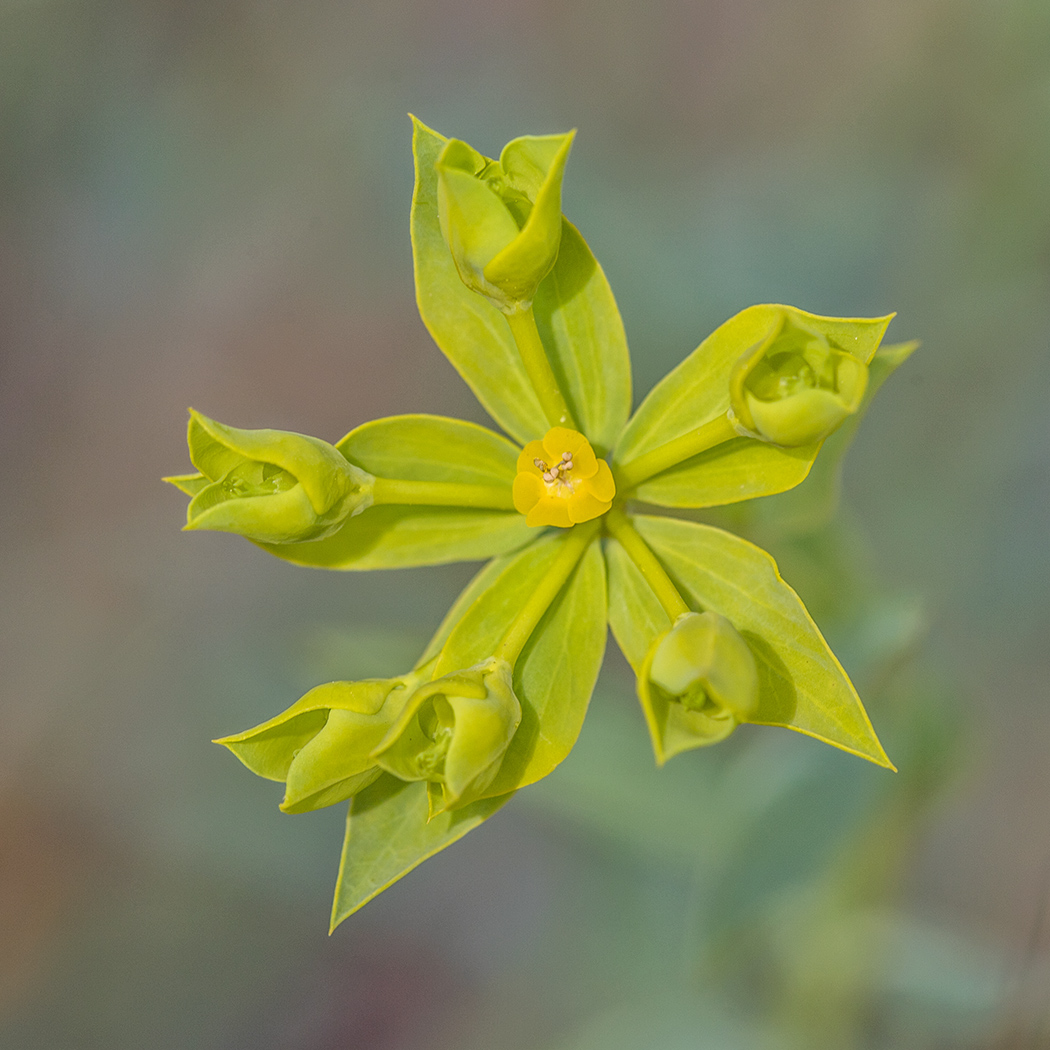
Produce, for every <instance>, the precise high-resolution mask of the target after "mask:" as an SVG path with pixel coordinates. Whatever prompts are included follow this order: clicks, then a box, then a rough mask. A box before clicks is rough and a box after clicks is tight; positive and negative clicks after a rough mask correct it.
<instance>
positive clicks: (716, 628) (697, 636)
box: [638, 612, 758, 765]
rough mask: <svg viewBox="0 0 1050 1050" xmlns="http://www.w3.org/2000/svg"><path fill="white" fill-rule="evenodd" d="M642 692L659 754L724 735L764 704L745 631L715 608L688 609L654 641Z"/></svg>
mask: <svg viewBox="0 0 1050 1050" xmlns="http://www.w3.org/2000/svg"><path fill="white" fill-rule="evenodd" d="M638 696H639V699H640V700H641V703H642V710H643V711H644V712H645V720H646V722H647V723H648V725H649V732H650V735H651V736H652V741H653V750H654V751H655V752H656V759H657V761H658V762H659V763H660V764H661V765H662V764H663V763H664V762H665V761H666V760H667V759H669V758H671V757H672V756H674V755H677V754H678V753H679V752H681V751H688V750H689V749H690V748H694V747H703V746H705V745H707V744H715V743H717V742H718V741H719V740H724V739H725V738H726V737H727V736H728V735H729V734H730V733H731V732H732V731H733V730H734V729H735V728H736V727H737V726H738V725H739V724H740V723H741V722H747V721H749V720H750V719H752V718H753V717H754V716H755V714H756V712H757V709H758V670H757V667H756V665H755V658H754V656H753V654H752V652H751V649H750V647H749V646H748V644H747V642H746V641H745V640H744V639H743V637H742V636H741V634H740V632H739V631H738V630H737V629H736V628H735V627H734V626H733V625H732V624H731V623H730V622H729V620H727V619H726V618H725V617H724V616H721V615H719V614H718V613H715V612H702V613H695V612H688V613H684V614H683V615H682V616H680V617H679V618H678V619H677V620H676V621H675V623H674V626H673V627H672V628H671V630H669V631H667V632H665V633H664V634H662V635H660V636H659V637H658V638H657V639H656V640H655V641H654V642H653V644H652V646H651V647H650V649H649V652H648V654H647V655H646V658H645V661H644V663H643V664H642V667H641V671H640V673H639V676H638Z"/></svg>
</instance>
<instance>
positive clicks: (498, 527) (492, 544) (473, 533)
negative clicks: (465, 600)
mask: <svg viewBox="0 0 1050 1050" xmlns="http://www.w3.org/2000/svg"><path fill="white" fill-rule="evenodd" d="M533 532H534V530H533V529H530V528H529V527H528V526H527V525H526V524H525V518H524V516H523V515H521V514H518V513H517V512H516V511H502V510H481V509H477V508H472V507H426V506H403V505H396V504H392V505H388V506H380V507H370V508H369V509H368V510H366V511H365V512H364V513H362V514H359V515H357V517H355V518H350V520H349V521H347V523H346V524H345V525H344V526H343V527H342V528H341V529H340V530H339V531H338V532H337V533H335V535H333V536H329V537H328V538H327V539H323V540H315V541H313V542H310V543H285V544H280V545H278V544H267V543H260V544H259V546H260V547H262V549H263V550H265V551H268V552H269V553H270V554H273V555H275V556H276V557H278V558H281V559H282V560H283V561H288V562H291V563H292V564H293V565H304V566H308V567H310V568H315V569H339V570H342V571H364V570H366V569H407V568H412V567H415V566H419V565H444V564H447V563H448V562H453V561H481V560H482V559H484V558H491V557H495V556H497V555H500V554H506V553H507V552H508V551H513V550H517V549H518V548H519V547H521V546H523V545H524V544H526V543H528V542H529V540H530V539H531V538H532V534H533Z"/></svg>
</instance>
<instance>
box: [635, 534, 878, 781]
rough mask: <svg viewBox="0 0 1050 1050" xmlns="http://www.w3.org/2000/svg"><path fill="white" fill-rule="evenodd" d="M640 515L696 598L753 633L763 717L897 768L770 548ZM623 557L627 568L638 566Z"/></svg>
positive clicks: (692, 600) (652, 541)
mask: <svg viewBox="0 0 1050 1050" xmlns="http://www.w3.org/2000/svg"><path fill="white" fill-rule="evenodd" d="M633 521H634V525H635V527H636V528H637V530H638V532H639V533H641V535H642V537H643V538H644V539H645V540H646V542H647V543H648V544H649V545H650V546H651V547H652V549H653V551H654V553H655V554H656V556H657V557H658V558H659V559H660V561H661V562H662V563H663V565H664V567H665V568H666V569H667V571H668V572H669V573H670V575H671V577H672V578H673V579H674V581H675V584H676V586H677V587H678V589H679V590H680V591H681V593H682V596H683V597H684V598H685V600H686V601H687V602H688V603H689V605H690V606H691V607H692V608H694V609H711V610H713V611H714V612H717V613H721V614H722V615H723V616H725V617H726V618H727V619H729V620H730V621H731V622H732V623H733V624H734V625H735V626H736V628H737V630H739V631H740V633H741V634H742V635H743V636H744V637H745V638H746V639H747V642H748V644H749V645H750V646H751V649H752V651H753V652H754V654H755V659H756V660H757V662H758V670H759V681H760V686H759V688H760V697H759V713H758V715H757V717H756V718H755V719H754V721H755V722H758V723H761V724H765V725H780V726H787V727H788V728H791V729H797V730H798V731H799V732H802V733H806V734H808V735H809V736H814V737H816V738H817V739H818V740H823V741H825V742H826V743H829V744H833V745H834V746H836V747H840V748H842V749H843V750H844V751H849V752H852V753H853V754H855V755H860V756H861V757H862V758H868V759H870V760H871V761H873V762H875V763H877V764H878V765H883V766H888V767H890V768H893V767H892V764H891V763H890V761H889V759H888V758H887V757H886V754H885V752H884V751H883V750H882V746H881V745H880V744H879V741H878V738H877V737H876V736H875V731H874V729H872V726H871V722H870V720H869V719H868V715H867V713H866V712H865V710H864V708H863V706H862V705H861V702H860V698H859V697H858V696H857V692H856V690H855V689H854V688H853V684H852V682H850V680H849V678H848V677H847V676H846V673H845V671H843V669H842V665H841V664H840V663H839V662H838V660H837V659H836V658H835V654H834V653H832V651H831V649H830V648H829V647H828V644H827V642H825V641H824V638H823V637H822V636H821V633H820V631H819V630H818V629H817V626H816V624H815V623H814V622H813V620H812V619H811V617H810V615H809V613H808V612H806V608H805V606H804V605H803V604H802V602H801V601H800V600H799V598H798V595H796V594H795V592H794V591H793V590H792V589H791V588H790V587H789V586H788V585H787V584H786V583H785V582H784V581H783V580H782V579H781V578H780V573H779V572H778V571H777V567H776V563H775V562H774V561H773V559H772V558H771V557H770V556H769V555H768V554H766V552H765V551H763V550H762V549H761V548H759V547H756V546H754V545H753V544H751V543H748V542H747V541H746V540H742V539H740V538H739V537H737V536H733V535H731V534H730V533H728V532H723V531H722V530H721V529H716V528H712V527H711V526H708V525H697V524H694V523H692V522H686V521H678V520H676V519H674V518H655V517H648V516H643V515H639V516H637V517H635V518H634V519H633ZM622 561H623V560H622V559H621V563H620V566H619V569H620V570H622V571H623V573H625V574H626V573H630V572H631V571H632V569H633V566H631V567H628V566H626V565H624V564H622ZM633 571H634V572H637V570H636V569H634V570H633ZM639 575H640V574H639ZM643 585H644V584H643V583H639V582H638V581H637V580H636V581H635V582H634V584H633V585H632V586H633V587H634V588H635V589H637V588H638V587H640V586H643ZM617 586H618V587H620V588H621V589H622V588H623V584H622V583H618V584H617ZM617 616H618V617H619V618H621V619H622V613H620V612H617ZM624 633H626V632H624ZM617 637H618V638H619V633H618V634H617ZM634 645H635V642H634V641H633V639H632V640H630V641H628V646H629V647H630V648H632V649H633V648H634Z"/></svg>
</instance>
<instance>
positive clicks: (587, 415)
mask: <svg viewBox="0 0 1050 1050" xmlns="http://www.w3.org/2000/svg"><path fill="white" fill-rule="evenodd" d="M572 138H573V136H572V134H568V135H552V136H543V137H524V138H518V139H515V140H514V141H512V142H510V143H509V144H508V145H507V146H506V147H505V148H504V149H503V151H502V153H501V155H500V159H499V160H498V161H496V160H491V159H489V158H487V157H484V156H483V155H482V154H480V153H478V152H477V151H476V150H474V149H473V148H472V147H470V146H468V145H467V144H466V143H465V142H461V141H458V140H455V139H452V140H448V139H445V138H443V137H442V136H440V135H438V134H437V133H435V132H434V131H431V130H430V129H429V128H427V127H425V126H424V125H423V124H421V123H420V122H419V121H416V122H415V134H414V138H413V146H414V153H415V161H416V185H415V193H414V197H413V203H412V246H413V258H414V263H415V276H416V294H417V301H418V304H419V310H420V313H421V315H422V318H423V321H424V323H425V324H426V326H427V328H428V329H429V331H430V333H431V335H432V336H433V337H434V340H435V342H436V343H437V344H438V346H439V347H440V348H441V350H442V351H443V352H444V353H445V355H446V356H447V357H448V358H449V360H450V361H451V362H452V364H453V365H454V366H455V367H456V368H457V369H458V371H459V372H460V374H461V375H462V376H463V378H464V379H465V380H466V382H467V383H468V384H469V385H470V387H471V389H472V390H473V391H474V393H475V394H476V395H477V397H478V399H479V400H480V401H481V403H482V404H483V405H484V407H485V408H486V409H487V411H488V412H489V414H490V415H491V416H492V418H493V419H494V420H495V421H496V423H497V424H498V425H499V426H500V427H501V428H502V429H503V431H504V432H505V433H506V434H507V435H508V436H509V437H504V436H502V435H501V434H499V433H497V432H496V431H494V430H489V429H486V428H484V427H480V426H477V425H475V424H473V423H466V422H462V421H459V420H455V419H447V418H444V417H440V416H430V415H405V416H394V417H390V418H386V419H378V420H373V421H371V422H368V423H364V424H363V425H361V426H359V427H357V428H356V429H355V430H352V431H351V432H350V433H349V434H347V435H346V437H344V438H343V439H342V440H341V441H339V442H337V443H336V444H335V445H329V444H327V443H325V442H323V441H319V440H317V439H315V438H309V437H304V436H302V435H297V434H287V433H282V432H279V431H272V430H238V429H236V428H233V427H227V426H223V425H221V424H218V423H215V422H213V421H211V420H209V419H207V418H206V417H204V416H201V415H199V414H197V413H191V419H190V430H189V446H190V458H191V460H192V462H193V465H194V467H195V468H196V471H197V472H196V473H194V474H190V475H183V476H180V477H176V478H170V479H168V480H170V481H172V482H173V483H174V484H176V485H177V486H178V487H179V488H181V489H182V490H183V491H185V492H186V493H187V494H189V495H190V496H192V500H191V503H190V507H189V517H188V525H187V527H188V528H192V529H219V530H222V531H226V532H238V533H240V534H241V535H243V536H245V537H247V538H248V539H250V540H252V541H253V542H255V543H257V544H258V545H259V546H260V547H262V548H263V549H264V550H266V551H269V552H270V553H271V554H274V555H276V556H277V557H279V558H284V559H286V560H287V561H291V562H294V563H296V564H300V565H308V566H314V567H320V568H328V569H345V570H365V569H384V568H404V567H408V566H414V565H433V564H438V563H443V562H450V561H461V560H482V559H491V560H490V561H489V562H488V564H487V565H485V567H484V568H483V569H482V570H481V571H480V572H479V573H478V574H477V576H475V577H474V579H473V580H472V581H471V583H470V584H469V585H468V586H467V588H466V589H465V590H464V591H463V593H462V594H461V595H460V596H459V598H458V599H457V600H456V601H455V603H454V604H453V606H452V608H451V610H450V611H449V613H448V615H447V616H446V617H445V620H444V622H443V623H442V624H441V625H440V627H439V628H438V630H437V633H436V634H435V636H434V638H433V639H432V640H431V642H430V644H429V645H428V646H427V648H426V649H425V651H424V652H423V653H422V655H421V656H420V658H419V660H418V662H417V663H416V665H415V667H413V668H411V669H410V670H408V671H405V672H403V673H400V674H396V673H395V674H394V676H393V677H390V678H386V679H371V680H367V681H361V682H332V683H328V684H326V685H320V686H318V687H317V688H315V689H312V690H311V691H310V692H308V693H307V694H306V695H305V696H304V697H302V698H301V699H300V700H298V701H297V702H296V703H294V704H293V705H292V706H291V707H289V708H288V709H287V710H286V711H285V712H284V713H283V714H280V715H278V716H277V717H275V718H272V719H270V720H269V721H267V722H264V723H263V724H262V725H259V726H257V727H255V728H254V729H249V730H247V731H245V732H243V733H239V734H236V735H234V736H229V737H226V738H224V739H223V740H220V741H218V742H219V743H221V744H224V745H225V746H226V747H228V748H229V749H230V750H231V751H232V752H233V753H234V754H235V755H236V756H237V757H238V758H239V759H240V760H241V761H242V762H243V763H244V764H245V765H246V766H248V768H249V769H251V770H252V771H253V772H255V773H258V774H259V775H260V776H263V777H267V778H269V779H272V780H278V781H282V782H283V783H284V784H285V797H284V801H283V802H282V806H281V808H282V809H284V810H285V811H286V812H292V813H298V812H303V811H306V810H310V809H316V808H318V807H321V806H327V805H331V804H332V803H335V802H340V801H345V800H346V799H350V809H349V816H348V822H347V833H346V840H345V844H344V848H343V857H342V863H341V865H340V871H339V879H338V883H337V886H336V894H335V903H334V906H333V911H332V926H333V927H334V926H335V925H336V924H337V923H339V922H340V921H341V920H342V919H344V918H346V917H347V916H348V915H350V914H351V913H352V912H354V911H355V910H357V909H358V908H360V907H361V906H362V905H363V904H364V903H365V902H367V901H368V900H370V899H371V898H372V897H374V896H375V895H376V894H378V893H380V892H381V891H382V890H383V889H385V888H386V887H387V886H389V885H390V884H391V883H392V882H394V881H395V880H396V879H398V878H400V877H401V876H402V875H404V874H405V873H406V872H408V871H410V870H411V869H412V868H414V867H415V866H416V865H417V864H419V863H420V862H422V861H423V860H425V859H426V858H427V857H429V856H431V855H432V854H434V853H435V852H437V851H438V850H440V849H443V848H444V847H445V846H447V845H449V844H450V843H452V842H454V841H455V840H456V839H458V838H460V837H462V836H463V835H464V834H466V833H467V832H468V831H470V830H471V829H472V828H474V827H476V826H477V825H478V824H480V823H481V822H482V821H483V820H485V819H486V818H487V817H489V816H491V815H492V813H494V812H495V811H496V810H497V809H499V807H500V806H502V805H503V804H504V803H505V802H506V801H507V800H508V799H509V798H510V797H511V795H512V794H513V793H514V792H515V791H517V790H518V789H519V788H522V787H525V786H527V785H529V784H531V783H534V782H535V781H537V780H539V779H540V778H542V777H544V776H546V775H547V774H548V773H550V772H551V770H552V769H554V767H555V766H557V765H558V763H559V762H561V761H562V760H563V759H564V758H565V757H566V755H568V753H569V751H570V750H571V748H572V746H573V744H574V743H575V741H576V738H577V736H578V734H579V732H580V727H581V725H582V723H583V719H584V716H585V714H586V711H587V705H588V702H589V700H590V697H591V693H592V690H593V688H594V683H595V680H596V678H597V675H598V671H599V668H600V666H601V663H602V658H603V655H604V650H605V639H606V623H608V624H609V626H610V627H611V628H612V632H613V635H614V637H615V638H616V641H617V642H618V643H619V645H620V647H621V649H622V650H623V652H624V654H625V655H626V657H627V659H628V661H629V662H630V664H631V666H632V667H633V668H634V670H635V673H636V674H637V676H638V694H639V698H640V700H641V705H642V709H643V712H644V721H645V724H647V725H648V729H649V733H650V735H651V738H652V744H653V749H654V752H655V755H656V760H657V762H659V763H660V764H662V763H663V762H665V761H666V760H668V759H669V758H671V757H672V756H673V755H675V754H678V753H679V752H681V751H684V750H688V749H691V748H697V747H702V746H705V745H709V744H713V743H716V742H718V741H720V740H723V739H724V738H725V737H726V736H728V735H729V734H730V733H731V732H733V731H734V729H735V728H736V727H737V726H738V725H740V724H742V723H745V722H747V723H754V724H757V725H770V726H783V727H787V728H790V729H795V730H798V731H799V732H802V733H807V734H809V735H810V736H814V737H817V738H818V739H820V740H823V741H825V742H827V743H829V744H832V745H834V746H836V747H840V748H842V749H844V750H846V751H850V752H852V753H854V754H856V755H859V756H861V757H863V758H867V759H869V760H871V761H873V762H875V763H878V764H879V765H883V766H890V762H889V760H888V759H887V757H886V755H885V753H884V752H883V750H882V747H881V745H880V744H879V741H878V739H877V737H876V736H875V732H874V730H873V729H872V726H871V723H870V721H869V719H868V716H867V714H866V713H865V711H864V708H863V707H862V705H861V702H860V700H859V698H858V696H857V694H856V691H855V690H854V688H853V686H852V684H851V683H850V681H849V679H848V678H847V676H846V674H845V672H844V671H843V669H842V667H841V666H840V664H839V662H838V660H837V659H836V658H835V656H834V654H833V653H832V652H831V650H830V649H829V648H828V646H827V644H826V643H825V641H824V639H823V637H822V636H821V634H820V632H819V630H818V629H817V627H816V625H815V624H814V623H813V621H812V620H811V618H810V617H809V614H808V613H807V612H806V609H805V608H804V606H803V605H802V602H801V601H800V600H799V598H798V597H797V596H796V594H795V593H794V592H793V591H792V590H791V588H790V587H789V586H788V585H787V584H786V583H784V582H783V580H782V579H781V578H780V576H779V574H778V572H777V568H776V565H775V564H774V562H773V560H772V558H771V557H770V556H769V555H768V554H766V553H765V552H764V551H762V550H761V549H759V548H758V547H755V546H754V545H752V544H751V543H748V542H747V541H745V540H743V539H741V538H739V537H737V536H735V535H733V534H731V533H729V532H726V531H724V530H721V529H718V528H714V527H711V526H708V525H703V524H698V523H696V522H694V521H688V520H682V519H680V518H677V517H675V516H673V510H674V509H677V508H703V507H714V506H719V505H724V504H729V503H735V502H738V501H741V500H747V499H752V498H755V497H759V496H767V495H771V494H774V493H778V492H784V491H786V490H787V489H790V488H792V487H793V486H795V485H797V484H798V483H799V482H800V481H802V480H803V479H804V478H805V477H806V475H807V473H808V472H809V470H810V467H811V466H812V464H813V462H814V459H815V458H816V456H817V454H818V453H819V451H820V447H821V444H822V442H823V440H824V439H825V438H826V437H827V436H828V435H829V434H830V433H831V432H832V431H834V430H835V428H836V427H837V426H839V425H840V424H841V423H842V422H843V421H844V420H846V419H847V418H849V417H850V416H853V415H855V414H856V413H857V412H858V411H859V410H860V408H861V406H862V404H863V400H864V396H865V390H866V387H867V379H868V372H869V367H874V366H878V367H879V368H880V369H881V370H882V371H883V372H885V371H886V370H887V369H889V368H892V367H893V365H894V364H895V363H896V362H897V361H898V360H899V359H900V358H899V356H894V355H892V354H890V353H888V352H887V351H886V350H883V351H880V350H879V344H880V342H881V340H882V337H883V333H884V332H885V330H886V326H887V324H888V323H889V320H890V318H889V317H881V318H874V319H842V318H830V317H819V316H816V315H814V314H810V313H806V312H804V311H802V310H797V309H795V308H793V307H788V306H777V305H766V306H752V307H750V308H749V309H746V310H744V311H743V312H742V313H739V314H737V315H736V316H735V317H733V318H731V319H730V320H728V321H726V322H725V324H723V325H722V326H721V327H720V328H718V329H717V330H716V331H715V332H714V333H713V334H712V335H710V336H709V337H708V338H707V339H705V340H704V341H703V342H702V343H701V344H700V345H699V347H697V349H696V350H695V351H693V353H691V354H690V355H689V356H688V357H687V358H686V359H685V360H684V361H683V362H682V363H681V364H680V365H679V366H678V367H677V368H675V369H674V370H673V371H672V372H671V373H670V374H669V375H668V376H666V377H665V378H664V379H663V380H662V381H661V382H660V383H658V384H657V385H656V387H655V388H654V389H653V390H652V391H651V392H650V393H649V395H648V396H647V397H646V398H645V399H644V400H643V401H642V403H641V405H640V407H639V408H638V409H637V411H636V412H635V413H634V415H633V416H632V415H631V413H630V409H631V377H630V360H629V357H628V351H627V342H626V338H625V336H624V330H623V324H622V322H621V320H620V315H619V312H618V311H617V308H616V303H615V301H614V300H613V296H612V292H611V291H610V289H609V285H608V283H607V281H606V279H605V275H604V273H603V272H602V270H601V267H600V266H599V265H598V263H597V262H596V261H595V259H594V256H593V255H592V254H591V252H590V250H589V248H588V247H587V245H586V243H585V242H584V240H583V238H582V237H581V236H580V234H579V232H578V231H577V230H576V228H575V227H574V226H572V225H571V224H570V223H569V222H567V221H566V220H565V219H564V218H563V217H562V214H561V184H562V177H563V174H564V170H565V164H566V161H567V159H568V155H569V150H570V148H571V145H572ZM640 504H650V505H653V506H656V507H662V508H671V509H672V513H671V514H668V513H667V512H666V511H664V512H662V513H661V514H659V515H656V516H654V515H651V514H645V513H641V512H640V511H639V509H638V507H639V505H640ZM641 725H642V721H641V720H640V721H639V730H640V731H642V730H641ZM891 768H892V767H891Z"/></svg>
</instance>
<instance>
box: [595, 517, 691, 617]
mask: <svg viewBox="0 0 1050 1050" xmlns="http://www.w3.org/2000/svg"><path fill="white" fill-rule="evenodd" d="M605 527H606V529H608V530H609V535H610V536H612V538H613V539H614V540H616V541H617V542H618V543H619V544H620V546H621V547H623V549H624V550H625V551H626V552H627V555H628V557H629V558H630V559H631V561H633V562H634V564H635V565H637V566H638V570H639V572H641V574H642V576H643V577H644V578H645V582H646V583H647V584H649V586H650V587H651V588H652V591H653V594H655V595H656V597H657V599H659V602H660V604H661V605H662V606H663V607H664V612H665V613H667V615H668V616H669V617H670V618H671V623H674V621H675V620H677V619H678V617H679V616H681V615H682V613H687V612H689V606H688V605H686V603H685V599H684V598H683V597H682V596H681V595H680V594H679V593H678V588H677V587H675V585H674V584H673V583H672V582H671V577H670V576H668V575H667V572H666V570H665V569H664V567H663V566H662V565H661V564H660V562H659V561H658V560H657V557H656V555H655V554H653V552H652V551H651V550H650V549H649V544H648V543H646V542H645V540H643V539H642V537H641V536H639V535H638V530H637V529H635V527H634V526H633V525H632V524H631V520H630V518H628V517H627V515H626V514H624V512H623V511H622V510H620V508H619V507H613V509H612V510H610V511H609V513H608V514H606V515H605Z"/></svg>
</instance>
